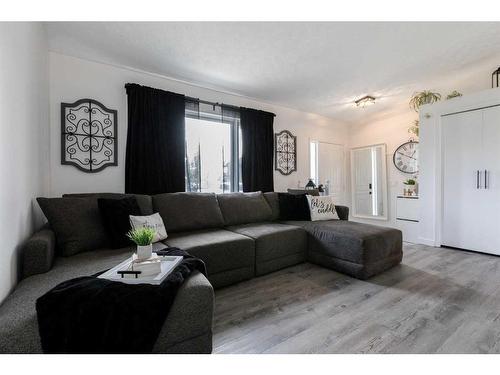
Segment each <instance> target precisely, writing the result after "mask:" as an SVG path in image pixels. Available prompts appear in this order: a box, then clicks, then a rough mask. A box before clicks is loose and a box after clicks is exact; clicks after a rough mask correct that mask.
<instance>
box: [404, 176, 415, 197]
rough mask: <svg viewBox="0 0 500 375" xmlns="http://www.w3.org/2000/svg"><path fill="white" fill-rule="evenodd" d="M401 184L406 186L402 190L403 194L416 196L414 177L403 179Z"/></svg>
mask: <svg viewBox="0 0 500 375" xmlns="http://www.w3.org/2000/svg"><path fill="white" fill-rule="evenodd" d="M403 184H404V185H405V186H406V188H405V189H404V191H403V195H404V196H410V197H412V196H416V195H417V194H418V190H417V180H415V179H414V178H409V179H407V180H406V181H403Z"/></svg>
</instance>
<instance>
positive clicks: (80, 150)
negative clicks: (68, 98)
mask: <svg viewBox="0 0 500 375" xmlns="http://www.w3.org/2000/svg"><path fill="white" fill-rule="evenodd" d="M116 117H117V112H116V110H113V109H108V108H106V107H105V106H104V105H102V104H101V103H99V102H98V101H96V100H93V99H80V100H78V101H76V102H74V103H61V164H67V165H74V166H75V167H77V168H78V169H80V170H81V171H83V172H87V173H95V172H99V171H101V170H103V169H104V168H106V167H107V166H109V165H118V161H117V160H118V159H117V120H116Z"/></svg>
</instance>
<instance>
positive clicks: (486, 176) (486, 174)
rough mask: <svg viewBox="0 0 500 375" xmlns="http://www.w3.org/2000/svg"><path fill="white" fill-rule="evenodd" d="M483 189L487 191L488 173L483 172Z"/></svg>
mask: <svg viewBox="0 0 500 375" xmlns="http://www.w3.org/2000/svg"><path fill="white" fill-rule="evenodd" d="M484 188H485V189H488V171H487V170H486V169H485V170H484Z"/></svg>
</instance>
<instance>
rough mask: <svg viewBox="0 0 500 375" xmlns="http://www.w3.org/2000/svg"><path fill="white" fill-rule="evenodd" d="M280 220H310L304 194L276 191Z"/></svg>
mask: <svg viewBox="0 0 500 375" xmlns="http://www.w3.org/2000/svg"><path fill="white" fill-rule="evenodd" d="M278 201H279V206H280V220H310V219H311V213H310V212H309V203H308V202H307V198H306V194H297V195H295V194H289V193H278Z"/></svg>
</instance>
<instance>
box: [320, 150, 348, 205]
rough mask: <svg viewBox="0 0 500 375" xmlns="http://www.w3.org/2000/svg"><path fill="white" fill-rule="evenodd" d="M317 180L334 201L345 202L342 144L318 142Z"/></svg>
mask: <svg viewBox="0 0 500 375" xmlns="http://www.w3.org/2000/svg"><path fill="white" fill-rule="evenodd" d="M317 147H318V182H319V183H320V184H323V185H324V186H325V187H327V188H328V194H329V195H331V196H333V199H334V201H335V202H338V203H345V197H344V192H345V179H344V146H342V145H336V144H333V143H326V142H318V143H317Z"/></svg>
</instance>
